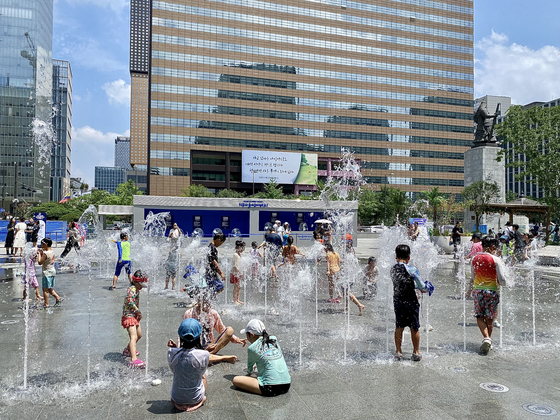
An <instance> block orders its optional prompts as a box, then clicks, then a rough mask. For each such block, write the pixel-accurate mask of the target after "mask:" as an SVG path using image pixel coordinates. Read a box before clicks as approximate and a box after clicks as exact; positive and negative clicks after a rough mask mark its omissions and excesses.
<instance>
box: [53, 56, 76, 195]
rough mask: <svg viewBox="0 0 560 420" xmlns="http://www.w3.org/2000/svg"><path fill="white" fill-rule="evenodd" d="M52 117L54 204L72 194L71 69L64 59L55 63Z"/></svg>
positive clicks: (54, 61)
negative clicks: (53, 137)
mask: <svg viewBox="0 0 560 420" xmlns="http://www.w3.org/2000/svg"><path fill="white" fill-rule="evenodd" d="M52 105H53V109H54V115H53V118H52V125H53V131H54V136H55V139H54V140H55V141H54V144H53V147H52V151H51V196H50V199H51V201H56V202H58V201H60V200H62V198H63V197H64V196H65V195H66V194H68V193H69V192H70V168H71V164H72V160H71V159H72V68H71V67H70V63H69V62H68V61H64V60H53V92H52Z"/></svg>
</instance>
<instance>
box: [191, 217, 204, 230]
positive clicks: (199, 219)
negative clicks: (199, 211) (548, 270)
mask: <svg viewBox="0 0 560 420" xmlns="http://www.w3.org/2000/svg"><path fill="white" fill-rule="evenodd" d="M192 226H193V229H196V228H200V229H202V216H193V221H192Z"/></svg>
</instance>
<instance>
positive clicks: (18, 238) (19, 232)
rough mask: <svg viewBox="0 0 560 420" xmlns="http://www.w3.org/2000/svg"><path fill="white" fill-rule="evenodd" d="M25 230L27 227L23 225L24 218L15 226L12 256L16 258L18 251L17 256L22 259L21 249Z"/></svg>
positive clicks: (23, 246)
mask: <svg viewBox="0 0 560 420" xmlns="http://www.w3.org/2000/svg"><path fill="white" fill-rule="evenodd" d="M26 230H27V225H26V224H25V218H23V217H21V218H20V219H19V222H18V223H17V224H16V226H15V230H14V231H15V237H14V248H15V251H14V256H17V253H18V249H19V256H20V257H23V248H25V231H26Z"/></svg>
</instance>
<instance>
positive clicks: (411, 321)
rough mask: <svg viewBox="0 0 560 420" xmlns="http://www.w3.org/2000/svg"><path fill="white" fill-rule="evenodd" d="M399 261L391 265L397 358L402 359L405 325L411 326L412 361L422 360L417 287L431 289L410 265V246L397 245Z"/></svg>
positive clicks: (424, 290)
mask: <svg viewBox="0 0 560 420" xmlns="http://www.w3.org/2000/svg"><path fill="white" fill-rule="evenodd" d="M395 253H396V260H397V263H396V264H395V265H394V266H393V267H391V280H393V305H394V307H395V318H396V325H395V347H396V353H395V359H397V360H401V359H402V348H401V345H402V337H403V331H404V329H405V327H409V328H410V335H411V338H412V346H413V352H412V361H413V362H419V361H420V360H422V356H421V355H420V322H419V311H420V304H419V303H418V297H417V296H416V291H415V289H419V290H420V291H421V292H422V293H426V292H427V291H428V290H429V289H428V287H426V284H425V283H424V281H423V280H422V278H421V277H420V274H419V273H418V270H417V269H416V268H415V267H413V266H411V265H408V263H409V261H410V247H409V246H408V245H397V248H396V249H395Z"/></svg>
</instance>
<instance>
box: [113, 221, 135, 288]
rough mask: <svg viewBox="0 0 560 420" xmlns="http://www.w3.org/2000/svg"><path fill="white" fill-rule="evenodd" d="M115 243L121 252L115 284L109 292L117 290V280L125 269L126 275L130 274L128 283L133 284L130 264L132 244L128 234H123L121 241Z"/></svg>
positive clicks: (114, 277)
mask: <svg viewBox="0 0 560 420" xmlns="http://www.w3.org/2000/svg"><path fill="white" fill-rule="evenodd" d="M111 240H112V239H111ZM112 241H113V240H112ZM113 242H115V241H113ZM115 243H116V244H117V250H118V251H119V257H118V258H119V259H118V260H117V266H116V267H115V275H114V276H113V284H112V285H111V287H109V290H115V288H116V286H117V280H118V279H119V276H120V275H121V271H122V269H123V268H124V269H125V271H126V274H128V281H129V282H131V283H132V276H131V273H132V263H131V262H130V242H128V234H126V233H125V232H122V233H121V241H120V242H115Z"/></svg>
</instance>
